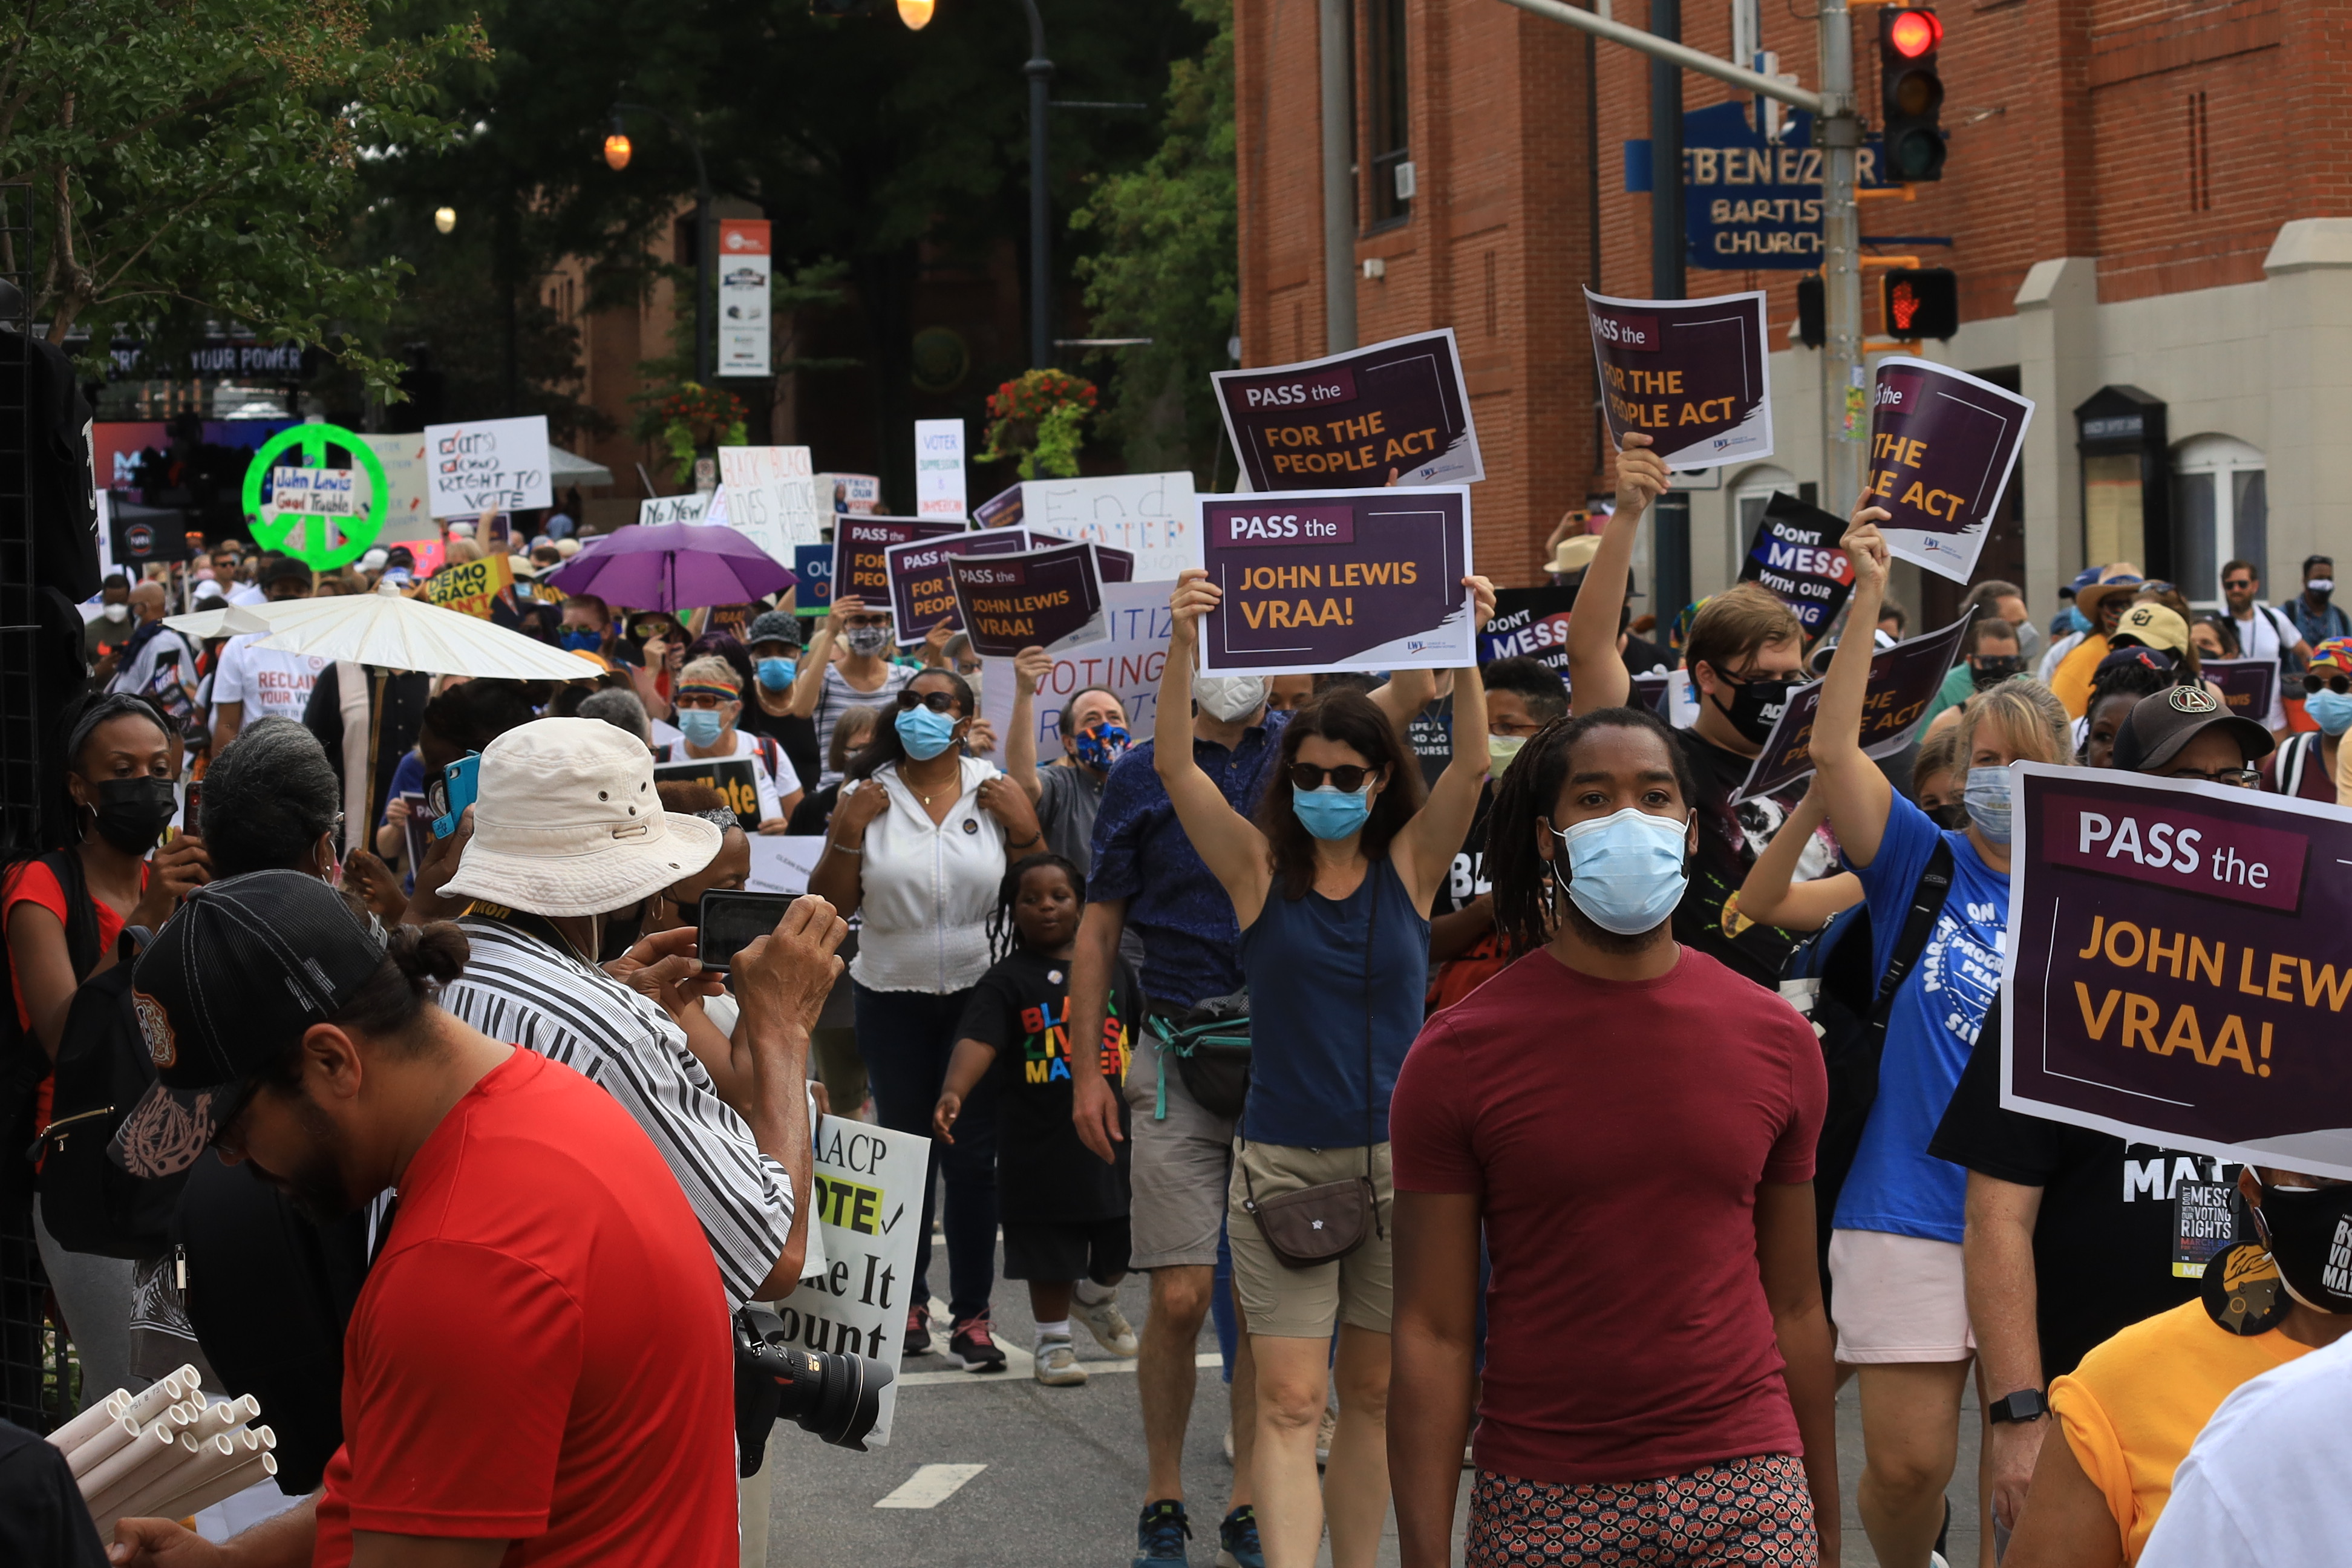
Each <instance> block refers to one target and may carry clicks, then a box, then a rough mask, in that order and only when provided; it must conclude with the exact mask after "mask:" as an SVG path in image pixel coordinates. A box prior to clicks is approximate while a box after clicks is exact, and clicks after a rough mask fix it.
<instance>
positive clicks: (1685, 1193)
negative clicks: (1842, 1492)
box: [1389, 708, 1838, 1568]
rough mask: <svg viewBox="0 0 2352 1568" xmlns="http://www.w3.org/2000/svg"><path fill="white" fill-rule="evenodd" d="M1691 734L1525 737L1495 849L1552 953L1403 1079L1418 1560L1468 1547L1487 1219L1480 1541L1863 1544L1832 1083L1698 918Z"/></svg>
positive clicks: (1746, 1547) (1402, 1489)
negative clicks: (1705, 940)
mask: <svg viewBox="0 0 2352 1568" xmlns="http://www.w3.org/2000/svg"><path fill="white" fill-rule="evenodd" d="M1684 755H1685V753H1684V752H1683V751H1682V749H1681V748H1680V747H1678V746H1676V745H1675V743H1674V740H1673V737H1672V735H1671V733H1670V732H1669V731H1667V730H1666V728H1665V726H1664V723H1663V722H1661V721H1659V720H1658V719H1657V718H1656V716H1655V715H1654V714H1651V713H1648V712H1646V711H1640V710H1634V709H1631V708H1606V709H1601V710H1596V711H1594V712H1591V713H1587V714H1584V715H1582V716H1580V717H1578V718H1575V719H1570V720H1565V721H1558V722H1555V723H1554V724H1552V725H1550V726H1549V727H1548V728H1547V729H1546V730H1544V731H1543V732H1542V733H1540V734H1538V736H1537V737H1536V738H1535V739H1533V740H1530V741H1529V742H1528V743H1527V746H1526V747H1525V749H1524V750H1522V751H1521V752H1520V753H1519V755H1518V756H1517V758H1516V759H1515V760H1514V761H1513V762H1512V763H1511V765H1510V767H1509V769H1508V770H1507V772H1506V773H1504V775H1503V778H1502V781H1501V783H1500V784H1499V786H1498V787H1497V789H1496V797H1495V803H1494V807H1493V813H1492V816H1490V818H1489V831H1490V834H1491V837H1489V839H1488V843H1489V844H1490V846H1492V847H1491V848H1490V849H1489V851H1488V853H1487V857H1486V872H1487V876H1488V878H1489V879H1491V881H1492V883H1493V887H1494V905H1495V918H1496V925H1497V927H1498V928H1499V929H1500V930H1501V931H1502V933H1503V935H1504V936H1505V937H1506V938H1507V940H1508V941H1509V942H1510V943H1511V945H1512V947H1513V948H1514V949H1515V950H1516V951H1517V952H1522V953H1524V954H1525V956H1524V957H1522V958H1520V959H1518V960H1517V962H1516V963H1513V964H1512V965H1511V966H1510V967H1509V968H1508V969H1506V970H1505V971H1503V973H1500V974H1498V975H1496V977H1495V978H1494V979H1492V980H1489V981H1488V982H1487V983H1486V984H1485V985H1484V986H1482V987H1481V988H1479V989H1478V990H1477V991H1475V992H1474V993H1472V994H1470V995H1469V996H1468V997H1466V998H1465V999H1464V1000H1463V1001H1462V1002H1460V1003H1458V1004H1457V1005H1454V1006H1453V1007H1450V1008H1447V1009H1446V1010H1444V1012H1441V1013H1439V1014H1437V1015H1436V1016H1434V1017H1433V1018H1431V1019H1430V1021H1429V1023H1428V1026H1426V1027H1425V1028H1423V1031H1422V1033H1421V1037H1420V1038H1419V1039H1418V1040H1416V1041H1415V1042H1414V1043H1413V1047H1412V1054H1411V1055H1410V1056H1408V1057H1407V1058H1405V1064H1404V1069H1403V1072H1402V1075H1401V1076H1400V1077H1399V1078H1398V1080H1397V1087H1396V1094H1395V1099H1394V1101H1393V1105H1392V1109H1391V1112H1390V1116H1391V1129H1392V1134H1391V1135H1392V1137H1393V1139H1394V1144H1393V1149H1394V1158H1395V1169H1396V1188H1397V1199H1396V1281H1397V1299H1396V1315H1395V1327H1394V1330H1393V1334H1394V1338H1393V1340H1392V1342H1391V1356H1392V1370H1391V1385H1390V1395H1389V1467H1390V1473H1391V1479H1392V1481H1393V1483H1394V1486H1395V1489H1396V1510H1397V1528H1398V1533H1399V1536H1400V1538H1401V1543H1402V1560H1403V1563H1404V1564H1405V1565H1406V1568H1443V1565H1444V1563H1446V1562H1447V1561H1448V1548H1449V1538H1450V1537H1451V1536H1452V1534H1453V1528H1454V1491H1455V1487H1456V1485H1457V1482H1458V1479H1459V1474H1460V1467H1461V1463H1462V1446H1463V1441H1464V1437H1465V1433H1466V1431H1467V1428H1468V1427H1469V1425H1470V1416H1471V1408H1470V1406H1471V1388H1472V1382H1473V1376H1474V1368H1473V1364H1472V1363H1473V1347H1474V1342H1475V1326H1476V1316H1477V1282H1478V1245H1479V1237H1480V1235H1481V1233H1482V1230H1483V1233H1484V1235H1485V1237H1486V1248H1487V1251H1488V1253H1489V1255H1490V1257H1491V1259H1492V1263H1493V1278H1492V1283H1491V1285H1490V1286H1489V1288H1488V1290H1487V1296H1486V1309H1487V1312H1486V1321H1487V1328H1486V1365H1485V1368H1484V1374H1483V1382H1482V1383H1481V1384H1480V1392H1479V1395H1478V1408H1477V1415H1478V1431H1477V1447H1476V1458H1477V1464H1478V1476H1477V1481H1476V1484H1475V1488H1474V1489H1473V1491H1472V1493H1471V1499H1470V1527H1469V1535H1468V1539H1467V1542H1466V1552H1465V1557H1466V1560H1467V1561H1468V1562H1470V1563H1474V1564H1486V1563H1519V1562H1530V1563H1532V1562H1543V1563H1586V1562H1633V1561H1636V1560H1638V1561H1641V1562H1645V1563H1647V1562H1655V1563H1661V1564H1665V1563H1691V1562H1704V1563H1709V1564H1733V1563H1759V1564H1761V1563H1773V1564H1785V1563H1812V1562H1814V1561H1815V1560H1816V1552H1817V1550H1818V1551H1820V1552H1822V1555H1825V1556H1833V1553H1834V1552H1835V1550H1836V1542H1837V1519H1838V1494H1837V1445H1836V1441H1835V1435H1834V1417H1833V1415H1832V1402H1833V1399H1834V1394H1835V1390H1836V1377H1835V1372H1834V1370H1833V1368H1832V1363H1831V1359H1830V1331H1829V1321H1828V1318H1827V1315H1826V1314H1825V1313H1824V1312H1823V1310H1822V1299H1821V1285H1820V1277H1819V1275H1818V1273H1817V1272H1816V1269H1815V1266H1814V1258H1813V1197H1812V1175H1813V1145H1814V1142H1815V1140H1816V1138H1817V1137H1818V1135H1819V1132H1820V1129H1821V1121H1822V1110H1823V1107H1824V1105H1825V1103H1826V1101H1827V1099H1828V1086H1827V1081H1826V1079H1825V1076H1824V1074H1823V1072H1822V1058H1821V1051H1820V1048H1819V1047H1818V1046H1817V1045H1816V1044H1815V1043H1814V1038H1813V1034H1812V1031H1811V1028H1809V1027H1807V1026H1806V1025H1805V1023H1804V1022H1803V1020H1802V1019H1801V1018H1799V1017H1798V1016H1797V1015H1796V1013H1795V1011H1794V1010H1793V1009H1791V1008H1790V1006H1789V1005H1788V1004H1787V1003H1785V1002H1783V1001H1782V1000H1780V997H1779V996H1777V995H1775V994H1773V993H1771V992H1769V991H1767V990H1764V989H1763V988H1761V987H1759V986H1758V985H1756V984H1754V983H1752V982H1750V981H1748V980H1747V979H1745V978H1743V977H1741V976H1740V975H1738V974H1735V973H1733V972H1732V971H1730V970H1729V969H1727V968H1726V967H1724V965H1722V964H1721V963H1717V962H1716V961H1715V960H1714V959H1712V958H1709V957H1707V956H1706V954H1704V953H1702V952H1696V951H1695V950H1694V949H1691V948H1687V947H1681V946H1678V945H1677V944H1676V943H1675V940H1674V933H1673V931H1672V928H1671V925H1670V920H1671V917H1672V915H1673V913H1674V910H1675V904H1676V903H1677V902H1678V901H1679V900H1680V899H1681V897H1682V893H1683V889H1684V887H1685V884H1686V882H1687V880H1688V875H1689V860H1690V856H1691V853H1692V849H1693V844H1694V835H1695V833H1696V827H1695V826H1693V824H1694V820H1695V819H1694V817H1693V814H1692V809H1691V802H1692V800H1693V799H1694V798H1695V795H1696V790H1695V786H1694V784H1693V781H1692V779H1691V777H1690V774H1689V763H1687V762H1685V760H1684ZM1530 850H1532V851H1533V853H1529V851H1530Z"/></svg>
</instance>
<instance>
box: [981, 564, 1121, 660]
mask: <svg viewBox="0 0 2352 1568" xmlns="http://www.w3.org/2000/svg"><path fill="white" fill-rule="evenodd" d="M975 537H978V538H982V539H985V538H988V537H989V535H987V534H980V535H977V536H975ZM1096 549H1097V546H1095V545H1092V544H1088V543H1086V542H1083V541H1079V542H1072V543H1067V544H1055V545H1052V546H1050V547H1048V548H1046V549H1044V550H1032V551H1027V552H1024V553H1022V554H1018V555H989V556H980V555H977V554H976V553H975V554H968V555H964V556H960V557H958V558H957V559H955V560H953V561H950V562H949V563H948V571H949V574H950V576H951V578H952V579H953V584H954V590H955V597H956V604H957V605H958V607H959V609H960V611H961V615H962V618H963V627H964V630H965V632H966V633H967V634H969V635H970V637H971V646H972V651H973V652H975V653H978V654H980V655H981V656H982V658H1011V657H1013V655H1014V654H1016V653H1019V652H1020V651H1021V650H1022V649H1023V648H1024V647H1042V648H1044V649H1045V651H1046V652H1047V653H1055V652H1059V651H1060V650H1062V649H1064V648H1070V647H1077V646H1079V645H1080V644H1082V643H1090V642H1098V641H1100V640H1101V639H1102V635H1103V584H1102V573H1101V569H1100V568H1099V566H1098V565H1097V563H1096V561H1095V551H1096Z"/></svg>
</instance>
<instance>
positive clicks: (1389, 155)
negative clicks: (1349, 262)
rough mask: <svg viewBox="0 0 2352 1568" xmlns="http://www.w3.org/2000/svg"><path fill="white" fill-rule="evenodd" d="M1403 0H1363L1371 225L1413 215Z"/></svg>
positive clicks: (1389, 222) (1410, 125) (1380, 226)
mask: <svg viewBox="0 0 2352 1568" xmlns="http://www.w3.org/2000/svg"><path fill="white" fill-rule="evenodd" d="M1404 9H1405V0H1364V10H1365V17H1364V22H1365V26H1364V33H1365V44H1366V49H1365V60H1364V78H1365V87H1366V89H1367V90H1366V93H1365V98H1366V100H1367V102H1368V104H1369V105H1370V110H1371V112H1370V115H1368V116H1367V117H1366V120H1367V124H1366V131H1367V133H1368V135H1369V137H1370V171H1371V173H1370V181H1371V198H1372V207H1371V210H1372V221H1371V226H1372V227H1374V228H1383V227H1386V226H1389V225H1391V224H1399V223H1402V222H1404V221H1405V219H1407V218H1409V217H1411V216H1412V196H1413V190H1414V184H1413V164H1412V114H1411V107H1412V103H1411V100H1410V99H1409V98H1408V97H1407V95H1406V90H1405V51H1404V30H1405V29H1404Z"/></svg>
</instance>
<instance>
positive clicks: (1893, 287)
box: [1879, 267, 1960, 341]
mask: <svg viewBox="0 0 2352 1568" xmlns="http://www.w3.org/2000/svg"><path fill="white" fill-rule="evenodd" d="M1879 303H1880V304H1881V305H1883V306H1884V307H1885V311H1886V335H1887V336H1888V337H1890V338H1902V339H1905V340H1906V341H1916V340H1917V339H1920V338H1948V337H1950V336H1951V335H1952V334H1953V333H1954V332H1957V331H1959V330H1960V275H1959V274H1958V273H1957V272H1955V271H1953V270H1952V269H1951V268H1948V267H1890V268H1887V269H1886V271H1885V273H1884V274H1883V275H1882V276H1881V279H1880V282H1879Z"/></svg>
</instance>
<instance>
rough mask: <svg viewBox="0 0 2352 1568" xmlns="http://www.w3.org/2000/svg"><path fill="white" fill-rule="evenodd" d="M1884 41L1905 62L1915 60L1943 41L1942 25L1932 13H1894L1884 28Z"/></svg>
mask: <svg viewBox="0 0 2352 1568" xmlns="http://www.w3.org/2000/svg"><path fill="white" fill-rule="evenodd" d="M1886 41H1887V42H1888V43H1889V44H1892V45H1893V46H1894V47H1895V53H1896V54H1898V55H1901V56H1902V57H1903V58H1905V59H1906V60H1916V59H1917V58H1919V57H1920V56H1921V55H1924V54H1926V53H1927V51H1928V50H1929V49H1932V48H1934V47H1936V46H1937V44H1940V43H1942V42H1943V41H1944V24H1943V23H1941V22H1938V21H1937V20H1936V13H1934V12H1933V11H1916V10H1914V11H1896V12H1895V13H1894V14H1893V16H1892V18H1891V19H1890V20H1889V21H1888V23H1887V26H1886Z"/></svg>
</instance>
